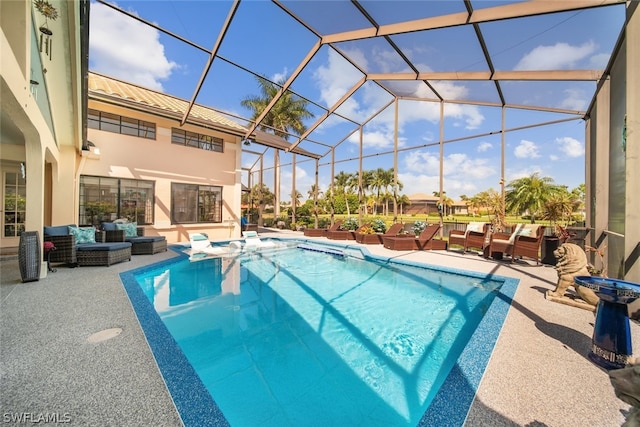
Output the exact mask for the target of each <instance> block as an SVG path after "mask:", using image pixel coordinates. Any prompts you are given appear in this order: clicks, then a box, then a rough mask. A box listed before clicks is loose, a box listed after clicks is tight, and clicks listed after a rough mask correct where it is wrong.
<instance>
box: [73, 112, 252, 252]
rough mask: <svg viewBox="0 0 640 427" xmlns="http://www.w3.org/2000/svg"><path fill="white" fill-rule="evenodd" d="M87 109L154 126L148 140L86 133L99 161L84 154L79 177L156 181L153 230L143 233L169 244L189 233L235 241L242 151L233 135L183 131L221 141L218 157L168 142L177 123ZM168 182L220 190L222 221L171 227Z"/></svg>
mask: <svg viewBox="0 0 640 427" xmlns="http://www.w3.org/2000/svg"><path fill="white" fill-rule="evenodd" d="M89 108H92V109H96V110H99V111H106V112H111V113H114V114H118V115H121V116H125V117H131V118H137V119H140V120H145V121H149V122H153V123H155V124H156V139H155V140H150V139H145V138H138V137H133V136H128V135H121V134H116V133H112V132H105V131H99V130H95V129H88V140H89V141H91V142H92V143H93V144H95V146H96V147H97V148H98V149H99V151H100V155H99V158H92V157H96V156H87V157H86V158H85V160H84V162H83V164H82V165H81V170H80V175H92V176H102V177H117V178H131V179H140V180H148V181H153V182H155V212H154V221H155V222H154V224H153V226H147V228H148V229H147V231H146V232H147V234H160V235H164V236H166V237H167V240H168V241H169V242H170V243H173V242H185V241H189V235H188V233H189V232H206V233H208V235H209V237H210V238H211V239H228V238H230V237H238V236H239V235H240V228H239V226H238V224H239V221H240V218H239V214H240V190H239V189H240V178H239V177H240V174H239V173H238V171H239V165H240V154H241V153H240V149H239V145H238V144H239V141H238V138H237V137H234V136H231V135H227V134H223V133H220V132H215V131H212V130H209V129H204V128H199V127H197V126H192V125H185V126H184V127H182V129H185V130H189V131H193V132H198V133H201V134H206V135H211V136H215V137H219V138H222V139H223V140H224V148H223V152H222V153H217V152H212V151H206V150H201V149H198V148H193V147H185V146H180V145H176V144H172V143H171V128H172V127H175V128H179V127H180V126H179V122H178V121H175V120H170V119H166V118H162V117H157V116H153V115H150V114H145V113H141V112H138V111H134V110H129V109H125V108H122V107H120V106H114V105H109V104H106V103H104V102H96V101H94V100H90V101H89ZM171 183H186V184H198V185H215V186H222V198H223V205H222V220H223V222H222V223H211V224H171V212H170V209H171Z"/></svg>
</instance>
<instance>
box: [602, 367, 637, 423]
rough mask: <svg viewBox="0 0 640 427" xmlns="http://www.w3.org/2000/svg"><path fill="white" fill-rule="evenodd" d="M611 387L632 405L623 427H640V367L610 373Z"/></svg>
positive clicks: (619, 396) (614, 370) (615, 370)
mask: <svg viewBox="0 0 640 427" xmlns="http://www.w3.org/2000/svg"><path fill="white" fill-rule="evenodd" d="M609 379H610V380H611V385H612V386H613V389H614V390H615V392H616V396H617V397H618V398H619V399H620V400H622V401H623V402H625V403H628V404H629V405H631V409H630V410H629V413H628V414H627V419H626V420H625V422H624V424H622V427H639V426H640V365H631V366H628V367H626V368H622V369H613V370H611V371H609Z"/></svg>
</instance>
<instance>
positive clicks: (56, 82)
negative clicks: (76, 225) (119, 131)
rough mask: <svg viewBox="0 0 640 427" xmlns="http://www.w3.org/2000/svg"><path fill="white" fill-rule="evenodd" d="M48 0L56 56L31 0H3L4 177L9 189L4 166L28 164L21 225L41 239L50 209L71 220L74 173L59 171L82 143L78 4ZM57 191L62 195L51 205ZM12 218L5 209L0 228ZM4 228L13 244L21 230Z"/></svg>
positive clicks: (5, 244)
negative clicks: (41, 40)
mask: <svg viewBox="0 0 640 427" xmlns="http://www.w3.org/2000/svg"><path fill="white" fill-rule="evenodd" d="M50 3H51V4H52V6H53V7H55V8H56V10H57V11H58V13H59V19H57V20H55V21H53V22H50V28H51V29H52V31H53V32H54V34H55V38H54V39H53V42H52V43H53V49H54V51H55V52H57V54H54V55H53V56H52V57H51V58H49V57H48V56H47V55H46V54H44V53H41V52H40V51H39V46H38V44H37V41H36V36H35V33H36V32H37V27H38V26H39V25H42V21H43V19H44V18H43V17H42V16H41V15H40V14H39V13H38V12H37V11H34V9H33V2H31V1H9V2H4V1H3V2H0V28H1V31H0V52H2V58H1V61H2V66H1V67H0V69H1V73H0V82H1V83H0V92H1V93H0V101H1V109H0V111H1V114H2V126H0V180H2V184H1V185H2V191H3V195H4V184H5V183H4V179H5V173H10V174H14V175H15V174H16V171H18V172H17V173H19V174H20V175H22V171H24V176H25V179H26V191H25V196H24V204H25V215H24V223H23V224H24V230H27V231H39V232H40V238H41V239H42V231H41V230H42V227H43V225H46V224H47V223H46V222H45V212H47V218H46V220H47V221H50V220H51V221H53V220H60V221H62V222H63V223H64V222H66V223H68V222H72V221H73V218H74V209H73V204H72V203H70V201H71V200H72V196H69V197H68V198H67V195H69V194H71V195H72V194H73V191H72V188H73V187H72V183H73V180H68V179H64V178H63V177H62V176H61V175H64V174H65V173H67V171H70V172H68V173H69V174H70V175H71V176H73V172H74V171H75V165H76V156H77V154H76V153H77V152H78V151H79V148H80V146H81V144H82V141H81V136H80V135H81V129H82V128H81V123H82V108H81V88H80V86H81V80H82V79H81V78H80V70H81V58H82V55H81V53H80V50H81V43H80V40H81V25H80V20H81V3H80V2H65V1H59V0H52V1H50ZM45 70H46V71H45ZM34 82H37V84H35V83H34ZM65 152H68V153H70V154H69V155H68V156H66V155H63V153H65ZM45 182H46V185H45ZM56 194H57V195H59V196H60V198H58V199H56V200H55V204H54V203H53V202H52V200H53V199H54V197H55V195H56ZM52 206H56V209H55V212H56V213H55V215H54V214H53V212H52V209H51V208H52ZM3 215H4V212H3ZM54 216H55V218H54ZM7 221H8V220H7V219H6V218H5V217H4V216H3V227H4V226H5V225H6V222H7ZM4 232H5V230H4V229H2V230H1V233H0V247H1V248H12V247H16V246H17V245H18V243H19V237H17V236H6V235H5V233H4ZM40 247H42V245H40ZM42 270H43V269H41V271H42ZM44 271H46V268H45V269H44Z"/></svg>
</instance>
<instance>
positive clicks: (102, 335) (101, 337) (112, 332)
mask: <svg viewBox="0 0 640 427" xmlns="http://www.w3.org/2000/svg"><path fill="white" fill-rule="evenodd" d="M121 333H122V328H110V329H105V330H104V331H100V332H96V333H95V334H93V335H90V336H89V338H87V341H89V342H90V343H96V342H101V341H106V340H110V339H111V338H115V337H117V336H118V335H120V334H121Z"/></svg>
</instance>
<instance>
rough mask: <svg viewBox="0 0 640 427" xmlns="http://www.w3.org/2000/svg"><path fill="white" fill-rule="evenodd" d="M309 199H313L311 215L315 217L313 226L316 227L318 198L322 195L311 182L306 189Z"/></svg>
mask: <svg viewBox="0 0 640 427" xmlns="http://www.w3.org/2000/svg"><path fill="white" fill-rule="evenodd" d="M307 194H308V195H309V198H310V199H313V217H314V219H315V223H314V228H318V199H319V198H320V197H322V191H320V188H318V186H317V185H316V184H311V188H309V191H307Z"/></svg>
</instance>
